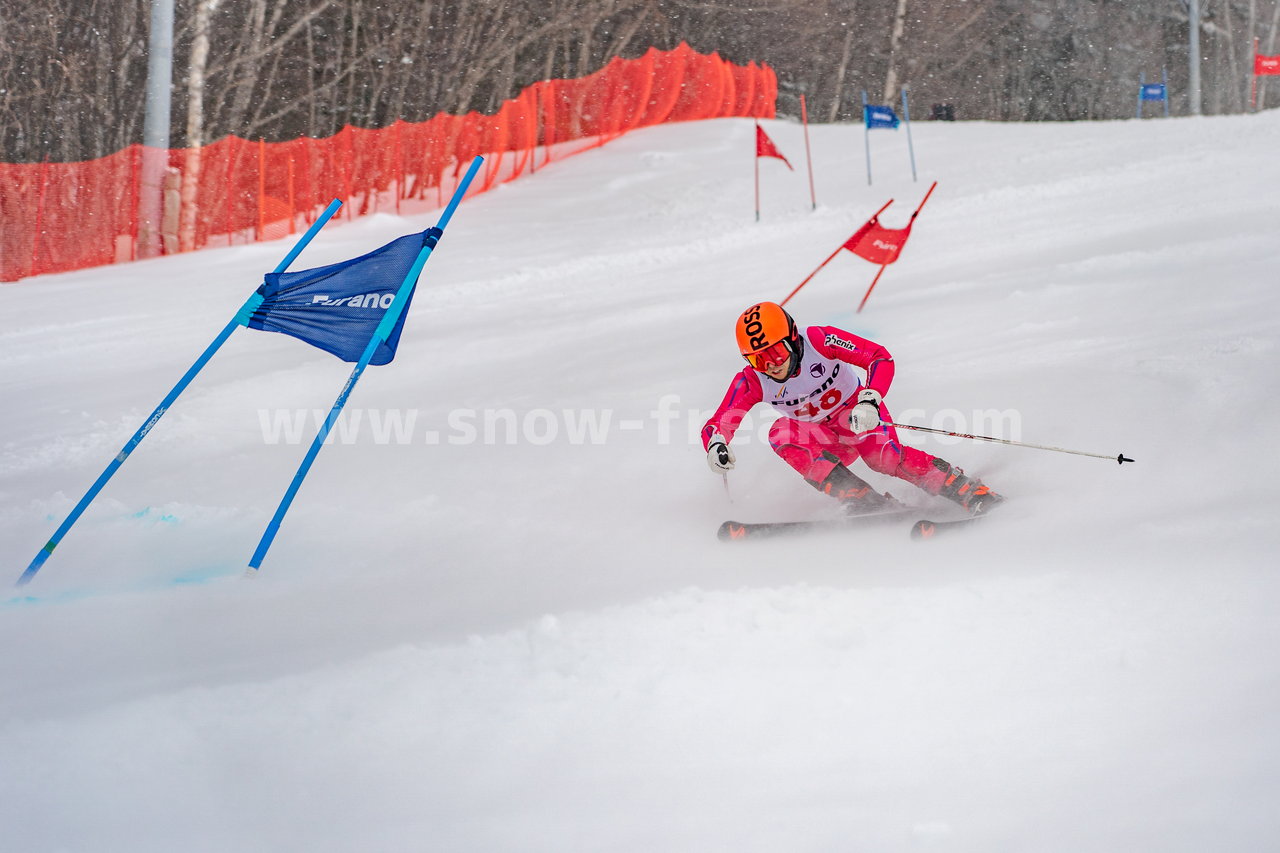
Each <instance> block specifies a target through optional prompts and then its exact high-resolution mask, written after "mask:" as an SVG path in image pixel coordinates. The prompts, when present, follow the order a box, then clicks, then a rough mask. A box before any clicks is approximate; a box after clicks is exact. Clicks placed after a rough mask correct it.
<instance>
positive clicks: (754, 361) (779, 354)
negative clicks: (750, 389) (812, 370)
mask: <svg viewBox="0 0 1280 853" xmlns="http://www.w3.org/2000/svg"><path fill="white" fill-rule="evenodd" d="M742 357H743V358H745V359H746V360H747V364H749V365H751V366H752V367H754V368H755V369H756V370H767V369H768V368H769V367H771V366H772V365H775V364H785V363H787V362H789V361H791V346H790V344H788V343H787V341H785V340H783V341H778V342H777V343H776V344H774V345H773V346H771V347H769V348H767V349H762V350H760V351H759V352H753V353H748V354H744V355H743V356H742Z"/></svg>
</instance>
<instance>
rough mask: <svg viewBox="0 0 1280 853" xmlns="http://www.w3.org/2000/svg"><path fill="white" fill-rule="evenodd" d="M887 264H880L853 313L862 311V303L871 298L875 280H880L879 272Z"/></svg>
mask: <svg viewBox="0 0 1280 853" xmlns="http://www.w3.org/2000/svg"><path fill="white" fill-rule="evenodd" d="M887 266H889V265H888V264H881V265H880V269H879V271H878V272H877V273H876V277H875V278H873V279H871V286H870V287H868V288H867V292H866V293H864V294H862V301H861V302H859V303H858V310H857V311H856V312H854V313H856V314H861V313H862V307H863V306H864V305H866V304H867V300H868V299H870V298H871V291H873V290H875V289H876V282H877V281H879V280H880V274H881V273H883V272H884V268H885V267H887Z"/></svg>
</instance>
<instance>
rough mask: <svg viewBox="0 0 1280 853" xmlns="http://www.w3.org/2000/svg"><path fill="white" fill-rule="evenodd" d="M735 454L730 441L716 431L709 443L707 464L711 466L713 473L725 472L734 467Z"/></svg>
mask: <svg viewBox="0 0 1280 853" xmlns="http://www.w3.org/2000/svg"><path fill="white" fill-rule="evenodd" d="M733 463H734V456H733V451H732V450H730V449H729V442H727V441H725V440H724V436H722V435H721V434H720V433H716V434H714V435H712V436H711V441H710V442H708V443H707V465H708V467H710V468H711V471H712V473H715V474H723V473H725V472H726V471H730V470H732V469H733Z"/></svg>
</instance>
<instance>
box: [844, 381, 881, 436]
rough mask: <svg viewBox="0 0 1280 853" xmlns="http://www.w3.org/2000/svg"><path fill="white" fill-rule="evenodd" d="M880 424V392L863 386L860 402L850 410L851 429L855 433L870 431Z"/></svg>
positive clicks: (859, 397) (859, 396)
mask: <svg viewBox="0 0 1280 853" xmlns="http://www.w3.org/2000/svg"><path fill="white" fill-rule="evenodd" d="M878 426H880V392H879V391H873V390H871V389H870V388H863V389H862V390H861V391H859V392H858V403H857V405H855V406H854V407H853V408H852V409H850V410H849V429H850V430H851V431H853V432H855V433H863V432H870V431H871V430H873V429H875V428H876V427H878Z"/></svg>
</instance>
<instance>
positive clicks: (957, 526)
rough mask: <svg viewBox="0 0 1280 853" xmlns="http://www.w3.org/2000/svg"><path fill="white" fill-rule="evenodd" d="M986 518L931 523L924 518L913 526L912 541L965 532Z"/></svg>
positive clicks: (976, 516)
mask: <svg viewBox="0 0 1280 853" xmlns="http://www.w3.org/2000/svg"><path fill="white" fill-rule="evenodd" d="M983 518H985V516H981V515H975V516H973V517H972V518H958V519H956V520H955V521H930V520H929V519H926V518H922V519H920V520H919V521H917V522H916V523H915V524H913V525H911V538H912V539H932V538H934V537H935V536H939V535H946V534H948V533H951V532H953V531H956V530H963V529H964V528H966V527H968V526H969V525H971V524H973V523H974V522H975V521H980V520H981V519H983Z"/></svg>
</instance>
